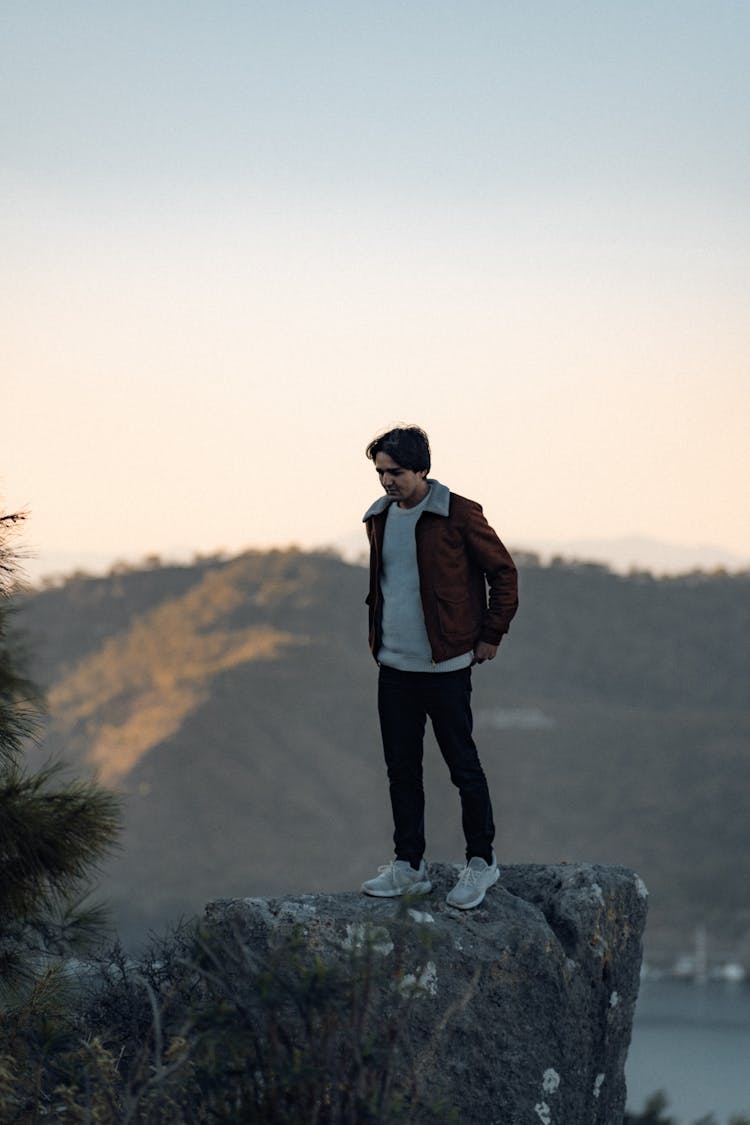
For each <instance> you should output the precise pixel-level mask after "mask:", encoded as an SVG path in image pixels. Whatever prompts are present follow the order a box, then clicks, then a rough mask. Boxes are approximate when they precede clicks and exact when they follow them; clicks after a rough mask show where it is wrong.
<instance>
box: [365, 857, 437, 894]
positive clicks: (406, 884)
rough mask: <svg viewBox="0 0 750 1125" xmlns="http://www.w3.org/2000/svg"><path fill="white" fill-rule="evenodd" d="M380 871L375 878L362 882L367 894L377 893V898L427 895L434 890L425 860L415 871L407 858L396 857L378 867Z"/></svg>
mask: <svg viewBox="0 0 750 1125" xmlns="http://www.w3.org/2000/svg"><path fill="white" fill-rule="evenodd" d="M378 871H379V872H380V874H379V875H376V876H375V878H374V879H368V880H367V881H366V882H364V883H363V884H362V890H363V891H364V893H365V894H366V895H375V897H376V898H396V897H397V896H398V895H407V894H408V895H426V894H428V893H429V892H430V891H431V890H432V883H431V882H430V880H429V879H428V878H427V868H426V867H425V863H424V860H422V861H421V862H420V864H419V871H415V870H414V868H413V867H412V865H411V864H410V863H408V862H407V860H405V859H394V860H392V862H391V863H386V864H384V865H383V866H382V867H379V868H378Z"/></svg>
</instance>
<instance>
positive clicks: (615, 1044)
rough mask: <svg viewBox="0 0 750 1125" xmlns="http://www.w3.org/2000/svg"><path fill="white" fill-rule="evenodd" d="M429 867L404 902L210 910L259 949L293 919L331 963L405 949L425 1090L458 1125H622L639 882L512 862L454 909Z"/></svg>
mask: <svg viewBox="0 0 750 1125" xmlns="http://www.w3.org/2000/svg"><path fill="white" fill-rule="evenodd" d="M429 874H430V879H431V880H432V883H433V890H432V892H431V893H430V894H429V895H427V896H424V897H420V898H418V899H414V900H412V901H409V902H405V901H404V900H399V899H376V898H368V897H367V896H365V895H362V894H360V893H359V892H347V893H343V894H309V895H296V896H287V897H285V898H279V899H261V898H248V899H231V900H228V899H222V900H218V901H215V902H212V903H209V905H208V906H207V907H206V913H205V921H206V924H207V925H208V927H209V928H210V927H219V928H223V927H226V926H231V927H232V929H233V930H234V931H235V932H236V933H237V934H238V935H239V936H240V938H241V940H242V941H244V942H246V943H247V944H248V945H251V946H255V947H257V948H258V949H259V950H262V949H264V948H267V947H268V945H269V944H270V943H272V942H273V940H274V937H275V936H278V935H280V934H284V933H287V932H291V931H292V930H295V931H296V932H297V933H298V934H300V935H301V937H302V939H303V940H304V941H305V942H307V943H309V945H310V947H311V948H312V949H314V950H315V951H316V952H317V953H318V954H319V955H320V956H322V957H323V958H324V959H325V958H331V959H336V958H341V957H342V956H345V955H346V953H347V951H351V950H352V949H356V948H357V947H358V946H361V944H362V943H363V942H369V943H370V945H371V948H372V950H373V952H374V954H375V955H376V956H378V957H380V958H382V959H383V960H384V962H385V963H389V962H388V959H389V958H391V959H393V958H395V957H399V958H400V961H399V969H398V972H399V973H400V974H401V978H402V981H403V983H404V984H405V985H408V986H409V987H410V990H411V991H410V996H411V997H412V999H411V1000H410V1002H409V1004H408V1005H406V1006H405V1007H404V1009H403V1019H404V1020H405V1021H406V1024H407V1026H406V1033H407V1037H408V1041H409V1044H410V1047H411V1049H412V1059H413V1060H414V1063H415V1065H416V1067H417V1072H418V1083H419V1087H420V1088H422V1089H425V1090H429V1091H430V1093H431V1095H432V1096H435V1097H437V1098H439V1099H440V1100H441V1101H442V1102H443V1103H444V1104H446V1105H448V1106H450V1107H453V1108H454V1109H455V1112H456V1116H457V1120H458V1121H460V1122H461V1123H462V1125H522V1123H528V1125H538V1123H539V1122H541V1123H542V1125H589V1123H590V1125H620V1123H621V1122H622V1120H623V1115H624V1109H625V1093H626V1091H625V1076H624V1069H625V1059H626V1056H627V1051H628V1046H629V1044H630V1035H631V1030H632V1022H633V1014H634V1009H635V1003H636V999H637V995H638V983H639V974H640V964H641V953H642V947H641V942H642V936H643V930H644V926H645V922H646V911H647V894H646V889H645V887H644V885H643V882H642V881H641V880H640V878H639V877H638V876H637V875H636V874H635V873H634V872H633V871H630V870H628V869H626V868H624V867H615V866H597V865H590V864H559V865H554V866H545V865H529V866H525V865H524V866H508V867H503V868H501V874H500V880H499V882H498V883H497V884H496V885H495V886H494V887H492V888H491V889H490V890H489V891H488V893H487V896H486V898H485V900H484V902H483V903H482V905H481V906H479V907H477V908H476V909H474V910H469V911H459V910H455V909H453V908H451V907H449V906H447V905H446V903H445V895H446V894H447V892H448V891H449V889H450V888H451V887H452V886H453V884H454V882H455V879H456V875H457V869H456V868H455V867H454V866H452V865H447V864H431V865H430V867H429ZM394 950H395V951H396V952H394Z"/></svg>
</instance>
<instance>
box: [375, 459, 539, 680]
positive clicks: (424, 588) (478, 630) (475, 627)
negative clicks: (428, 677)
mask: <svg viewBox="0 0 750 1125" xmlns="http://www.w3.org/2000/svg"><path fill="white" fill-rule="evenodd" d="M428 484H430V485H431V492H430V495H429V497H428V499H427V503H426V505H425V509H424V511H423V512H422V515H421V516H420V517H419V520H418V522H417V526H416V532H415V534H416V540H417V566H418V568H419V583H420V589H421V595H422V611H423V613H424V620H425V625H426V627H427V637H428V639H429V642H430V647H431V649H432V659H433V661H434V662H435V663H436V664H439V663H440V662H441V661H443V660H450V659H451V658H452V657H454V656H461V655H463V653H465V652H469V651H470V650H472V649H473V648H474V647H475V646H476V644H477V643H478V642H479V641H487V642H488V643H489V644H493V645H497V644H499V643H500V641H501V639H502V637H503V635H504V634H505V633H507V632H508V628H509V626H510V623H511V621H512V619H513V616H514V614H515V612H516V610H517V609H518V576H517V573H516V567H515V564H514V562H513V559H512V558H511V557H510V555H509V554H508V551H507V550H506V548H505V547H504V546H503V544H502V543H501V542H500V540H499V539H498V537H497V535H496V534H495V532H494V531H493V530H492V528H491V527H490V525H489V524H488V523H487V520H486V519H485V517H484V515H483V514H482V509H481V507H480V505H479V504H477V503H475V502H474V501H473V500H467V499H466V498H465V497H463V496H458V495H456V493H454V492H450V491H449V490H448V489H447V488H446V487H445V485H444V484H440V482H439V481H436V480H430V481H428ZM391 503H393V501H392V500H390V499H389V498H388V497H387V496H381V498H380V499H379V500H376V501H375V503H374V504H373V505H372V507H371V508H369V509H368V510H367V511H366V512H365V514H364V516H363V517H362V518H363V521H364V523H365V527H366V529H367V538H368V539H369V541H370V592H369V594H368V595H367V599H366V600H367V604H368V606H369V610H370V648H371V649H372V654H373V656H375V657H376V658H377V653H378V651H379V649H380V643H381V639H380V620H381V613H382V595H381V592H380V571H381V565H382V557H383V535H384V533H385V521H386V516H387V514H388V507H389V505H390V504H391ZM488 587H489V601H488V598H487V588H488Z"/></svg>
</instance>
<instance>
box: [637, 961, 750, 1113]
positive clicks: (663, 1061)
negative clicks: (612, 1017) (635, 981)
mask: <svg viewBox="0 0 750 1125" xmlns="http://www.w3.org/2000/svg"><path fill="white" fill-rule="evenodd" d="M626 1076H627V1084H628V1109H629V1110H631V1112H640V1111H641V1110H642V1109H643V1104H644V1102H645V1100H646V1098H647V1097H649V1096H650V1095H651V1094H653V1093H654V1092H655V1091H656V1090H659V1089H661V1090H663V1091H664V1092H665V1094H666V1095H667V1097H668V1098H669V1112H670V1114H671V1115H672V1116H674V1117H675V1118H676V1119H677V1121H679V1123H680V1125H692V1122H694V1121H695V1120H697V1119H698V1118H699V1117H701V1116H704V1115H705V1114H708V1113H714V1114H715V1115H716V1118H717V1120H718V1121H719V1122H720V1123H721V1125H726V1122H727V1120H728V1118H729V1116H730V1114H732V1113H743V1114H745V1115H746V1116H747V1117H748V1118H750V985H748V984H727V983H708V984H700V985H698V984H693V983H688V982H683V981H674V980H665V981H644V982H643V983H642V984H641V990H640V995H639V997H638V1007H637V1010H636V1018H635V1026H634V1029H633V1041H632V1044H631V1047H630V1052H629V1055H628V1063H627V1068H626Z"/></svg>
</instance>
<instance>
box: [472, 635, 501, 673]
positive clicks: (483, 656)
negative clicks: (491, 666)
mask: <svg viewBox="0 0 750 1125" xmlns="http://www.w3.org/2000/svg"><path fill="white" fill-rule="evenodd" d="M496 652H497V645H490V644H488V643H487V641H480V642H479V644H478V645H477V647H476V648H475V649H474V659H473V660H472V662H471V666H472V668H473V667H474V665H475V664H483V663H484V662H485V660H494V659H495V653H496Z"/></svg>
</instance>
